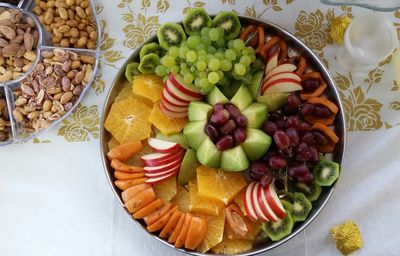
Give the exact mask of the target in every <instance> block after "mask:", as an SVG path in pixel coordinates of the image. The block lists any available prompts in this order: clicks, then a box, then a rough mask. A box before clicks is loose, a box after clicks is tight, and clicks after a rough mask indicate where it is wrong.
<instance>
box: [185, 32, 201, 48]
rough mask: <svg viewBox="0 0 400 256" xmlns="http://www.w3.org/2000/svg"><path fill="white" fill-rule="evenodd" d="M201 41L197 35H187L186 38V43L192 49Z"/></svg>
mask: <svg viewBox="0 0 400 256" xmlns="http://www.w3.org/2000/svg"><path fill="white" fill-rule="evenodd" d="M200 42H201V38H200V36H199V35H193V36H189V37H188V39H187V44H188V46H189V47H190V48H192V49H194V48H195V47H196V46H197V45H198V44H199V43H200Z"/></svg>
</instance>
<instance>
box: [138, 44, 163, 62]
mask: <svg viewBox="0 0 400 256" xmlns="http://www.w3.org/2000/svg"><path fill="white" fill-rule="evenodd" d="M161 50H162V49H161V47H160V45H159V44H157V43H156V42H153V43H149V44H145V45H143V47H142V49H141V50H140V52H139V56H140V59H142V58H143V57H144V56H145V55H147V54H149V53H155V54H156V55H158V56H160V54H161Z"/></svg>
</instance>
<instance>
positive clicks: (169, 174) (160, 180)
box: [145, 168, 179, 184]
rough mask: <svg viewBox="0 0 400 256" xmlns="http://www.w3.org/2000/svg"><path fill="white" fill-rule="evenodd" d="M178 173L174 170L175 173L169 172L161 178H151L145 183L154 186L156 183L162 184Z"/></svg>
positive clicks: (177, 169)
mask: <svg viewBox="0 0 400 256" xmlns="http://www.w3.org/2000/svg"><path fill="white" fill-rule="evenodd" d="M178 172H179V168H176V171H175V172H170V173H168V174H166V175H162V176H158V177H152V178H149V179H147V180H146V181H145V182H146V183H149V184H156V183H159V182H162V181H164V180H168V179H169V178H171V177H173V176H175V175H176V174H177V173H178Z"/></svg>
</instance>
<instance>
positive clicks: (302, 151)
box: [294, 142, 311, 161]
mask: <svg viewBox="0 0 400 256" xmlns="http://www.w3.org/2000/svg"><path fill="white" fill-rule="evenodd" d="M294 158H295V159H296V160H297V161H308V160H310V158H311V152H310V150H309V148H308V145H307V144H306V143H304V142H302V143H300V144H299V146H298V147H297V148H296V152H295V156H294Z"/></svg>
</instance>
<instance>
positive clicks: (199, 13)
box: [183, 8, 212, 35]
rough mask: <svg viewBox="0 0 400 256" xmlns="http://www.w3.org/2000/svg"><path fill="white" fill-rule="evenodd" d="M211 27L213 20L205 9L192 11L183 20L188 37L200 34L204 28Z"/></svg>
mask: <svg viewBox="0 0 400 256" xmlns="http://www.w3.org/2000/svg"><path fill="white" fill-rule="evenodd" d="M211 25H212V20H211V18H210V16H208V14H207V12H206V11H205V10H204V9H203V8H194V9H191V10H190V11H188V12H187V13H186V16H185V18H184V19H183V27H184V28H185V31H186V34H188V35H196V34H200V31H201V29H202V28H203V27H211Z"/></svg>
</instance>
